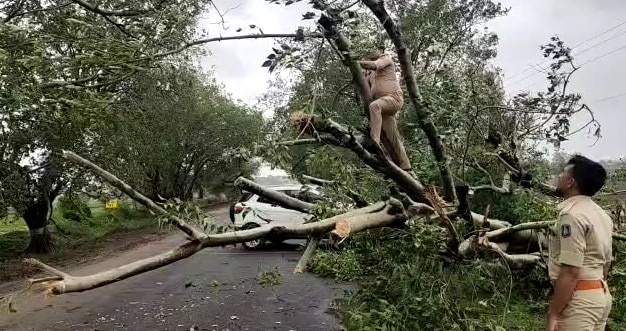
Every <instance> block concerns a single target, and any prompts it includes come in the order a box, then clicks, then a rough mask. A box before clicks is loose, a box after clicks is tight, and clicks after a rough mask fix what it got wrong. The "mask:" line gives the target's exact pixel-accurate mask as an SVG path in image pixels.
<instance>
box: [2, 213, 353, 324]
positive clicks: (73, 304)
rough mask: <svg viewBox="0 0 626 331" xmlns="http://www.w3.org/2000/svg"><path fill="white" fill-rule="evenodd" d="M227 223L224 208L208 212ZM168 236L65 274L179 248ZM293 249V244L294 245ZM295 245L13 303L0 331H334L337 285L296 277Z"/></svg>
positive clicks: (203, 257)
mask: <svg viewBox="0 0 626 331" xmlns="http://www.w3.org/2000/svg"><path fill="white" fill-rule="evenodd" d="M213 214H214V216H216V217H217V218H219V219H221V220H224V221H227V220H228V211H227V209H224V208H222V209H219V210H215V211H214V212H213ZM182 241H184V239H183V236H182V235H178V234H177V235H173V236H169V237H166V238H165V239H163V240H159V241H155V242H151V243H149V244H147V245H143V246H141V247H139V248H136V249H133V250H130V251H126V252H123V253H120V254H119V255H118V256H116V257H114V258H111V259H107V260H104V261H100V262H98V263H95V264H92V265H88V266H81V267H79V268H77V269H76V270H71V271H70V272H71V273H72V274H75V275H86V274H91V273H94V272H98V271H102V270H106V269H108V268H111V267H116V266H119V265H123V264H125V263H129V262H132V261H134V260H137V259H141V258H145V257H148V256H151V255H154V254H157V253H160V252H163V251H165V250H167V249H170V248H172V247H175V246H177V245H178V244H179V243H181V242H182ZM295 243H298V242H297V241H296V242H295ZM296 247H298V245H293V244H292V245H284V246H281V247H274V248H271V247H270V248H267V249H264V250H261V251H256V252H250V251H246V250H244V249H243V248H242V247H241V245H238V246H237V247H232V246H231V247H227V248H214V249H205V250H204V251H202V252H199V253H197V254H196V255H194V256H192V257H191V258H188V259H185V260H181V261H178V262H176V263H174V264H171V265H169V266H166V267H163V268H160V269H157V270H154V271H150V272H148V273H145V274H142V275H138V276H135V277H132V278H129V279H125V280H122V281H120V282H117V283H114V284H110V285H108V286H105V287H102V288H98V289H94V290H91V291H87V292H83V293H71V294H64V295H60V296H53V297H44V296H43V295H42V294H41V292H35V293H30V294H28V295H24V296H20V297H17V298H16V299H15V300H14V302H15V304H14V308H15V309H16V310H17V312H16V313H12V314H7V313H6V312H1V313H0V330H20V331H21V330H37V331H39V330H229V331H233V330H339V329H340V327H339V326H338V323H337V321H336V318H335V317H334V316H333V309H332V308H331V307H332V305H333V304H332V299H333V298H334V297H336V296H338V295H340V294H341V292H342V290H343V289H344V288H343V287H342V286H338V285H334V284H333V282H332V281H330V280H324V279H320V278H317V277H315V276H313V275H311V274H300V275H294V274H293V268H294V267H295V265H296V263H297V261H298V258H299V257H300V254H301V253H302V252H301V251H300V250H299V249H297V248H296ZM276 267H277V268H278V269H276V270H278V272H279V273H280V274H281V277H280V284H279V285H276V286H267V287H263V286H262V285H260V284H259V281H258V279H257V275H258V274H259V272H263V271H272V270H274V268H276Z"/></svg>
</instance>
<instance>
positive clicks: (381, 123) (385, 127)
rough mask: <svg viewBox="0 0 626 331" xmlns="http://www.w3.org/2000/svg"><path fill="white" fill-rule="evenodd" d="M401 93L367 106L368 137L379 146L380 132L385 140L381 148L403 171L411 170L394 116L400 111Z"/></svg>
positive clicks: (385, 97) (377, 100)
mask: <svg viewBox="0 0 626 331" xmlns="http://www.w3.org/2000/svg"><path fill="white" fill-rule="evenodd" d="M402 105H403V98H402V91H398V92H397V93H393V94H391V95H386V96H384V97H381V98H378V99H376V100H374V101H372V103H370V105H369V110H370V135H371V137H372V140H374V141H375V142H376V143H378V144H380V143H381V139H380V135H381V131H382V132H384V134H385V136H384V137H385V138H386V139H384V140H383V146H384V147H385V149H387V151H388V152H389V153H390V154H391V155H390V156H391V159H392V160H393V162H394V163H396V164H397V165H398V167H400V168H401V169H403V170H408V169H411V161H409V157H408V156H407V154H406V150H405V149H404V143H403V141H402V137H401V136H400V132H399V131H398V123H397V121H396V114H397V113H398V112H399V111H400V109H402Z"/></svg>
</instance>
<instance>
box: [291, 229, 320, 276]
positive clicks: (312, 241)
mask: <svg viewBox="0 0 626 331" xmlns="http://www.w3.org/2000/svg"><path fill="white" fill-rule="evenodd" d="M320 241H321V237H310V238H309V243H308V244H307V245H306V249H305V250H304V253H302V256H301V257H300V260H298V264H297V265H296V268H295V269H294V270H293V273H294V274H301V273H303V272H305V271H306V269H307V264H308V263H309V260H310V259H311V257H312V256H313V253H315V250H316V249H317V246H318V245H319V243H320Z"/></svg>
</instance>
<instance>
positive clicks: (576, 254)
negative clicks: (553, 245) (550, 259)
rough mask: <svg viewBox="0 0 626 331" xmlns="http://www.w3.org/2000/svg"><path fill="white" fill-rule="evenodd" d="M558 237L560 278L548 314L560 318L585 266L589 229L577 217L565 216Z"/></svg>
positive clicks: (562, 217)
mask: <svg viewBox="0 0 626 331" xmlns="http://www.w3.org/2000/svg"><path fill="white" fill-rule="evenodd" d="M558 224H559V229H558V236H559V242H560V246H561V247H560V252H559V256H558V258H557V259H556V262H557V263H558V264H560V265H561V271H560V273H559V277H558V278H557V280H556V283H555V284H554V294H553V296H552V300H550V308H549V310H548V314H549V315H550V316H558V315H560V314H561V313H562V312H563V309H564V308H565V306H566V305H567V303H568V302H569V300H570V299H571V298H572V294H573V293H574V290H575V289H576V283H577V282H578V276H579V273H580V268H581V267H582V265H583V259H584V256H585V255H584V253H585V248H586V246H587V243H586V240H585V237H586V232H587V228H586V225H585V224H584V223H582V222H581V221H580V220H579V219H578V218H577V217H575V216H573V215H570V214H563V215H562V216H561V219H560V220H559V223H558Z"/></svg>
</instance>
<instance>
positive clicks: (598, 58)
mask: <svg viewBox="0 0 626 331" xmlns="http://www.w3.org/2000/svg"><path fill="white" fill-rule="evenodd" d="M624 33H626V31H625V32H624ZM623 49H626V45H624V46H622V47H619V48H616V49H614V50H612V51H610V52H608V53H604V54H602V55H600V56H597V57H594V58H593V59H590V60H587V61H585V62H583V63H581V64H580V65H578V68H579V69H580V68H582V67H583V66H584V65H586V64H589V63H591V62H595V61H597V60H600V59H602V58H604V57H607V56H609V55H611V54H614V53H617V52H619V51H621V50H623ZM587 50H589V49H586V50H584V51H587ZM584 51H581V52H580V53H582V52H584ZM580 53H578V54H580ZM538 73H539V71H537V72H534V73H532V74H530V75H528V76H526V77H524V78H521V79H518V80H516V81H514V82H513V83H509V84H506V85H507V86H509V87H510V86H511V85H515V84H516V83H518V82H522V81H524V80H526V79H528V78H530V77H532V76H534V75H536V74H538Z"/></svg>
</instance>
